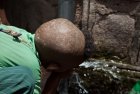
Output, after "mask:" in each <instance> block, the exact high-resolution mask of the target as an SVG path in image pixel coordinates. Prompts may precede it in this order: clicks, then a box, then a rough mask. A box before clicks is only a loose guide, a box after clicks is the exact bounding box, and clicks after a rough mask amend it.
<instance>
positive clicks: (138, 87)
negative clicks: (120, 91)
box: [129, 80, 140, 94]
mask: <svg viewBox="0 0 140 94" xmlns="http://www.w3.org/2000/svg"><path fill="white" fill-rule="evenodd" d="M129 94H140V80H139V81H137V83H136V84H135V85H134V87H133V88H132V90H131V91H130V93H129Z"/></svg>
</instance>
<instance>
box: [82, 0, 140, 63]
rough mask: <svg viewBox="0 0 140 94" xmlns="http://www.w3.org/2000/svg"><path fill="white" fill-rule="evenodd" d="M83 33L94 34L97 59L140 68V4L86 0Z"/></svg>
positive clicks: (137, 1)
mask: <svg viewBox="0 0 140 94" xmlns="http://www.w3.org/2000/svg"><path fill="white" fill-rule="evenodd" d="M82 30H83V32H84V31H87V30H88V31H90V32H92V37H93V40H94V41H93V44H94V52H93V56H94V57H105V58H113V59H117V60H121V61H124V62H125V63H129V64H130V63H131V64H135V65H139V64H140V54H139V53H140V37H139V30H140V0H83V11H82Z"/></svg>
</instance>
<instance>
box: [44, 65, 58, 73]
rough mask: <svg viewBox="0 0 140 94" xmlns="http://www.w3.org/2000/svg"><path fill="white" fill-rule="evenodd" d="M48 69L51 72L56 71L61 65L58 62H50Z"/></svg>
mask: <svg viewBox="0 0 140 94" xmlns="http://www.w3.org/2000/svg"><path fill="white" fill-rule="evenodd" d="M46 70H47V71H49V72H53V71H54V72H55V71H58V70H59V66H58V65H57V64H53V63H52V64H49V65H48V66H47V67H46Z"/></svg>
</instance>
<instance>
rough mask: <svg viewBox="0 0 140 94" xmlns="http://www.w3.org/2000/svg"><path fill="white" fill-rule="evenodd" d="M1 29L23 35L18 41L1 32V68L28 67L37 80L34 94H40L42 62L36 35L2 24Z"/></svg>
mask: <svg viewBox="0 0 140 94" xmlns="http://www.w3.org/2000/svg"><path fill="white" fill-rule="evenodd" d="M0 29H3V30H12V31H14V32H19V33H21V34H22V35H21V36H20V37H19V40H21V41H18V39H15V38H14V37H13V36H11V35H9V34H6V33H4V32H0V67H12V66H26V67H28V68H30V69H31V70H32V72H33V75H34V77H35V79H36V84H35V89H34V94H40V91H41V89H40V61H39V59H38V54H37V51H36V49H35V44H34V34H30V33H28V32H27V31H25V30H23V29H19V28H17V27H14V26H6V25H3V24H0Z"/></svg>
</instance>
